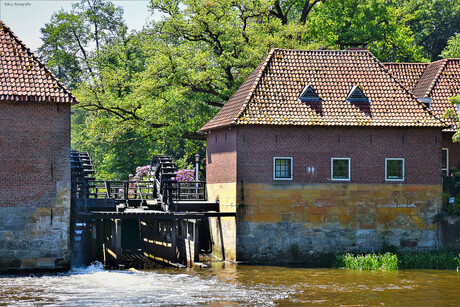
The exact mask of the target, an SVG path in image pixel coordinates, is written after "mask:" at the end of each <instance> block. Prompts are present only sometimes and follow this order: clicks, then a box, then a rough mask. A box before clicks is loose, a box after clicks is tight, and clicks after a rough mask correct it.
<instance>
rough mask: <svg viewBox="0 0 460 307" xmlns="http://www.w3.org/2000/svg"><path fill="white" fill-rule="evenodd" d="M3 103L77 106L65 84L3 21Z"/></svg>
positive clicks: (0, 30)
mask: <svg viewBox="0 0 460 307" xmlns="http://www.w3.org/2000/svg"><path fill="white" fill-rule="evenodd" d="M0 101H22V102H58V103H78V100H77V99H76V98H75V97H74V96H73V95H72V93H71V92H70V91H69V90H68V89H67V88H66V87H65V86H64V84H62V82H61V81H59V79H58V78H57V77H56V76H55V75H54V74H53V73H52V72H51V71H50V70H49V69H48V68H47V67H46V66H45V65H44V64H43V63H42V62H41V61H40V59H39V58H38V57H37V56H36V55H35V54H34V53H33V52H32V51H30V49H29V48H27V47H26V46H25V45H24V43H23V42H22V41H21V40H19V38H18V37H17V36H16V35H14V33H13V32H12V31H11V30H10V28H8V27H7V26H6V25H5V24H4V23H3V22H2V21H0Z"/></svg>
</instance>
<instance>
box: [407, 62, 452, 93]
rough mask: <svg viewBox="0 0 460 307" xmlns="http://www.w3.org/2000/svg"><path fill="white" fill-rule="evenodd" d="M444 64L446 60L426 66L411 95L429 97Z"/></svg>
mask: <svg viewBox="0 0 460 307" xmlns="http://www.w3.org/2000/svg"><path fill="white" fill-rule="evenodd" d="M446 62H447V60H439V61H436V62H433V63H430V65H428V67H427V68H426V69H425V71H424V72H423V75H422V76H421V77H420V79H419V80H418V82H417V85H416V86H415V88H414V90H413V94H414V95H415V96H416V97H418V98H421V97H429V95H430V92H431V90H432V89H433V86H434V85H435V83H436V80H437V79H438V77H439V75H440V74H441V72H442V70H443V69H444V66H445V65H446Z"/></svg>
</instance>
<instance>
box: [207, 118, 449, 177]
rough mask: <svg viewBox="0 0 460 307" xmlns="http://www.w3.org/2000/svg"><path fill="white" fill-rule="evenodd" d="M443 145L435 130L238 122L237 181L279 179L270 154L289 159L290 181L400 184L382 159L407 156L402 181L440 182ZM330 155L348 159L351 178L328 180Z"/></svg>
mask: <svg viewBox="0 0 460 307" xmlns="http://www.w3.org/2000/svg"><path fill="white" fill-rule="evenodd" d="M211 144H212V142H211ZM441 145H442V137H441V130H440V129H433V128H385V127H382V128H374V127H353V128H350V127H292V126H291V127H289V126H285V127H279V126H278V127H276V126H239V127H238V181H240V180H241V179H244V182H245V183H270V182H280V181H276V180H273V157H276V156H282V157H293V181H288V182H294V183H295V182H301V183H330V182H335V183H341V182H343V183H348V182H349V183H365V184H366V183H369V184H371V183H373V184H375V183H389V184H391V183H401V182H391V181H390V182H387V181H385V158H405V180H404V182H402V183H404V184H441ZM208 146H209V142H208ZM333 157H337V158H342V157H344V158H345V157H346V158H350V159H351V180H350V181H331V179H330V177H331V158H333ZM309 167H310V170H311V169H312V168H313V167H314V173H313V172H310V173H309V172H308V171H307V170H308V168H309ZM209 175H210V176H208V179H211V178H212V174H209ZM288 182H285V183H288Z"/></svg>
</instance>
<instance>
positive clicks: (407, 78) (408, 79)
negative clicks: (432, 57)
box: [383, 63, 430, 91]
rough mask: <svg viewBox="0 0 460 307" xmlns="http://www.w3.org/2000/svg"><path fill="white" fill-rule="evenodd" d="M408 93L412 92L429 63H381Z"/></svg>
mask: <svg viewBox="0 0 460 307" xmlns="http://www.w3.org/2000/svg"><path fill="white" fill-rule="evenodd" d="M383 65H384V66H385V67H386V68H387V69H388V70H389V72H390V73H391V74H392V75H393V76H394V77H395V78H396V79H397V80H399V81H400V82H401V83H402V85H404V86H405V87H406V88H407V89H408V90H409V91H413V90H414V88H415V86H416V85H417V82H418V80H419V79H420V77H421V76H422V75H423V73H424V72H425V69H426V68H427V67H428V65H430V64H429V63H383Z"/></svg>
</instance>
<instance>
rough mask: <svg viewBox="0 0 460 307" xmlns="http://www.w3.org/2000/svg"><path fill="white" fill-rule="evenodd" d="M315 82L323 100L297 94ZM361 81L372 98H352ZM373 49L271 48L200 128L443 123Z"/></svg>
mask: <svg viewBox="0 0 460 307" xmlns="http://www.w3.org/2000/svg"><path fill="white" fill-rule="evenodd" d="M307 85H311V87H312V88H313V89H314V91H315V93H316V94H317V95H318V96H319V98H320V99H321V101H311V102H308V101H306V102H302V101H300V100H299V99H298V98H299V96H300V94H301V93H302V90H303V89H304V88H305V86H307ZM354 86H359V87H360V88H361V90H362V92H363V93H364V95H365V96H366V97H367V98H369V101H368V102H350V101H347V100H346V99H347V96H348V94H349V93H350V91H351V89H352V88H353V87H354ZM425 109H426V108H425V106H424V105H423V104H422V103H421V102H420V101H419V100H418V99H416V98H415V97H414V96H413V95H412V94H411V93H410V92H409V91H408V90H407V89H406V88H405V87H404V86H402V85H401V83H399V81H397V80H396V79H395V78H394V77H393V76H392V75H391V74H390V73H388V71H387V69H386V68H384V66H383V65H382V64H381V63H380V62H379V61H378V60H377V59H376V58H375V57H374V56H373V55H372V54H371V53H370V52H368V51H363V50H354V51H331V50H316V51H315V50H283V49H274V50H272V51H271V52H270V53H269V54H268V56H267V57H266V58H265V60H264V61H263V62H262V64H261V65H259V67H257V68H256V70H255V71H254V72H253V73H252V74H251V76H250V77H249V78H248V79H247V80H246V82H244V83H243V85H242V86H241V87H240V89H239V90H238V91H237V92H236V93H235V95H233V96H232V97H231V98H230V100H229V102H228V103H227V104H226V105H225V106H224V107H223V108H222V109H221V111H220V112H219V113H218V114H217V115H216V116H215V117H214V118H213V119H211V120H210V121H209V122H208V123H207V124H206V125H205V126H203V128H201V130H200V131H209V130H213V129H216V128H220V127H225V126H230V125H240V124H245V125H247V124H249V125H251V124H262V125H305V126H310V125H322V126H416V127H443V126H444V124H443V123H442V122H441V121H439V120H438V119H436V118H435V117H434V116H433V115H432V114H431V112H430V111H429V110H425Z"/></svg>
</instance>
